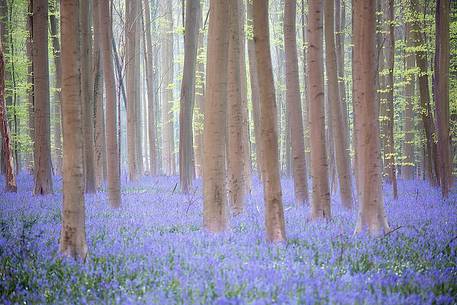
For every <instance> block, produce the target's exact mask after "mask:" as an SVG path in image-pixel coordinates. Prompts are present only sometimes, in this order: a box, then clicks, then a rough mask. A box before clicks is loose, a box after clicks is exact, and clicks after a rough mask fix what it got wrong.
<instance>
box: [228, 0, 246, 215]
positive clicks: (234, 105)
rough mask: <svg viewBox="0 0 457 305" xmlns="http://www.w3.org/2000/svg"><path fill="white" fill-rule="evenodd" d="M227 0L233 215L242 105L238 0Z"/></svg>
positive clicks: (239, 186)
mask: <svg viewBox="0 0 457 305" xmlns="http://www.w3.org/2000/svg"><path fill="white" fill-rule="evenodd" d="M239 1H240V0H233V1H230V4H229V9H230V19H229V50H228V79H227V81H228V85H227V98H228V105H227V106H228V107H227V128H228V130H227V132H228V136H227V183H228V193H229V205H230V207H231V209H232V211H233V213H234V214H239V213H241V212H243V209H244V195H245V185H244V184H245V177H244V167H245V166H247V164H245V161H246V160H245V157H244V156H245V150H246V149H247V147H246V146H244V144H245V143H244V142H243V137H244V136H245V135H244V134H243V133H244V130H243V126H242V125H243V114H242V112H243V105H242V101H241V99H242V96H241V71H240V48H241V39H240V26H239V15H240V14H239V3H238V2H239Z"/></svg>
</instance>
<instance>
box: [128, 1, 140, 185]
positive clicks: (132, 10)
mask: <svg viewBox="0 0 457 305" xmlns="http://www.w3.org/2000/svg"><path fill="white" fill-rule="evenodd" d="M137 6H138V0H134V1H127V2H126V6H125V20H126V21H125V55H126V59H125V70H126V77H127V102H126V105H127V160H128V169H129V170H128V172H129V180H130V181H135V180H137V179H138V164H137V153H136V150H137V144H136V140H137V138H136V133H137V131H136V127H137V125H136V123H137V122H136V121H137V119H138V118H137V112H136V106H137V100H136V89H137V88H136V83H135V81H136V78H135V75H136V73H137V71H135V68H136V67H135V57H136V56H137V54H136V49H137V48H138V46H137V44H139V41H137V37H136V32H137V31H136V30H137V27H136V23H137V22H138V20H137V19H138V18H137V15H136V14H137V11H138V8H137Z"/></svg>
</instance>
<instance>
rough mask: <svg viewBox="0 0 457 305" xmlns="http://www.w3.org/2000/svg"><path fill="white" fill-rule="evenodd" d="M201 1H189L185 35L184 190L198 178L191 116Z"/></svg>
mask: <svg viewBox="0 0 457 305" xmlns="http://www.w3.org/2000/svg"><path fill="white" fill-rule="evenodd" d="M199 11H200V0H187V1H186V28H185V33H186V35H185V36H184V71H183V79H182V85H181V107H180V109H179V111H180V112H179V178H180V186H181V190H182V191H183V192H185V193H187V192H188V191H189V188H190V187H191V186H192V180H193V179H194V178H195V163H194V147H193V146H194V144H193V132H192V117H193V112H194V102H195V78H196V75H195V71H196V65H197V38H198V30H199V27H198V25H199V21H198V17H199V15H200V13H199Z"/></svg>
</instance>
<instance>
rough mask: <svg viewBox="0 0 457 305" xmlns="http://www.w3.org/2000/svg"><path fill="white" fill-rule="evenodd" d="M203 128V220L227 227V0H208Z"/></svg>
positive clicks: (217, 229)
mask: <svg viewBox="0 0 457 305" xmlns="http://www.w3.org/2000/svg"><path fill="white" fill-rule="evenodd" d="M210 7H211V11H210V17H209V18H210V19H209V29H208V60H207V68H208V69H207V74H206V94H205V126H204V130H203V136H204V138H203V141H204V143H203V149H204V156H205V162H203V166H204V168H203V192H204V201H203V224H204V226H205V228H206V229H207V230H208V231H210V232H221V231H224V230H226V229H227V226H228V223H227V222H228V217H227V216H228V213H227V198H226V185H225V174H226V170H225V140H226V107H227V63H228V60H227V55H228V44H229V35H228V31H227V30H226V26H227V24H229V2H228V1H219V0H211V2H210Z"/></svg>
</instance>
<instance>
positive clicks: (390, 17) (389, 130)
mask: <svg viewBox="0 0 457 305" xmlns="http://www.w3.org/2000/svg"><path fill="white" fill-rule="evenodd" d="M386 10H387V12H386V16H387V20H386V21H385V22H387V26H386V27H387V32H388V34H387V38H386V41H385V44H386V46H385V54H386V66H387V69H388V74H387V77H386V80H387V82H386V87H387V88H386V90H387V92H386V124H385V127H386V130H385V135H386V137H387V139H386V142H385V147H384V156H385V157H384V159H385V163H386V164H385V166H386V167H387V174H388V181H389V183H391V184H392V191H393V197H394V199H397V198H398V188H397V173H396V165H395V141H394V64H395V61H394V57H395V32H394V31H395V27H394V22H395V19H394V0H389V1H388V4H387V5H386Z"/></svg>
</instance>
